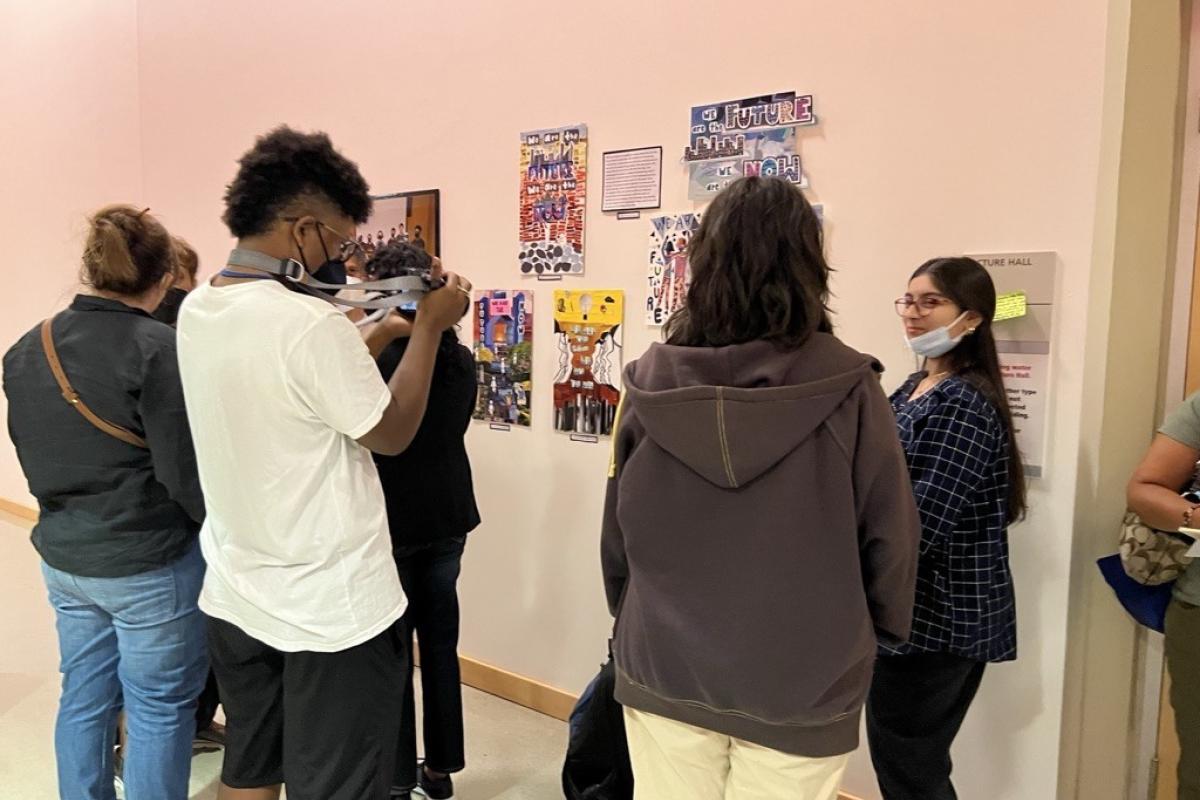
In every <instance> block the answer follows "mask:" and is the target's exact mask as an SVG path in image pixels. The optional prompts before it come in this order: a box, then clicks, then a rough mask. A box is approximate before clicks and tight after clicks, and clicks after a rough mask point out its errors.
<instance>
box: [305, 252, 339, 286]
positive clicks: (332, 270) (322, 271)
mask: <svg viewBox="0 0 1200 800" xmlns="http://www.w3.org/2000/svg"><path fill="white" fill-rule="evenodd" d="M312 276H313V278H314V279H315V280H318V281H320V282H321V283H336V284H338V285H340V286H345V285H346V262H345V261H342V260H341V259H340V258H331V259H329V260H327V261H326V262H325V263H324V264H322V265H321V266H319V267H317V271H316V272H314V273H313V274H312Z"/></svg>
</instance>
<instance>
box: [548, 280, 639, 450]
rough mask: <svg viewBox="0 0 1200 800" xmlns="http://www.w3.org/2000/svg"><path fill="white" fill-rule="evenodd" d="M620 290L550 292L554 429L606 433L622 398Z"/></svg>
mask: <svg viewBox="0 0 1200 800" xmlns="http://www.w3.org/2000/svg"><path fill="white" fill-rule="evenodd" d="M624 315H625V293H624V292H622V291H620V290H615V289H600V290H596V289H585V290H570V289H559V290H557V291H555V292H554V339H555V344H556V346H557V348H558V374H557V375H556V376H555V378H554V429H555V430H556V431H563V432H565V433H573V434H583V435H586V436H608V435H609V434H611V433H612V429H613V424H614V423H615V422H616V418H617V406H618V405H619V404H620V402H621V390H620V388H619V387H620V385H621V334H622V329H621V326H622V322H623V321H624Z"/></svg>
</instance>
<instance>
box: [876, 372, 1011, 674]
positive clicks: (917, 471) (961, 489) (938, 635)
mask: <svg viewBox="0 0 1200 800" xmlns="http://www.w3.org/2000/svg"><path fill="white" fill-rule="evenodd" d="M922 377H924V373H918V374H917V375H914V376H913V377H911V378H909V379H908V382H907V383H905V384H904V386H902V387H901V388H900V389H899V390H897V392H896V393H895V394H894V395H892V409H893V410H894V411H895V412H896V424H897V426H898V429H899V433H900V442H901V444H903V446H904V452H905V457H906V459H907V461H908V470H909V474H910V475H911V477H912V484H913V492H914V494H915V495H916V500H917V509H918V511H919V512H920V515H921V556H920V562H919V565H918V568H917V598H916V608H915V609H914V611H913V630H912V636H911V638H910V639H909V642H908V644H906V645H903V646H901V647H896V648H893V647H888V646H885V645H881V646H880V652H881V653H882V654H884V655H895V654H903V653H953V654H955V655H959V656H962V657H964V658H969V659H974V660H977V661H1011V660H1012V659H1014V658H1016V656H1017V613H1016V603H1015V599H1014V596H1013V585H1012V574H1011V572H1010V571H1009V566H1008V522H1007V517H1008V458H1009V444H1008V434H1007V432H1006V431H1005V429H1004V424H1003V423H1002V422H1001V420H1000V416H999V415H998V414H997V412H996V409H995V408H994V407H993V406H992V404H991V403H990V402H988V400H987V398H986V397H984V395H983V393H982V392H980V391H979V390H978V389H977V388H975V387H974V386H972V385H971V384H970V383H968V382H967V381H965V380H963V379H962V378H959V377H957V376H954V377H950V378H947V379H946V380H943V381H942V382H941V383H939V384H938V385H937V386H936V387H935V388H934V389H933V390H932V391H930V392H928V393H927V394H925V395H922V396H921V397H918V398H917V399H916V400H913V401H911V402H910V401H909V399H908V398H909V397H910V396H911V395H912V393H913V390H914V389H915V388H916V386H917V384H918V383H919V382H920V380H921V378H922Z"/></svg>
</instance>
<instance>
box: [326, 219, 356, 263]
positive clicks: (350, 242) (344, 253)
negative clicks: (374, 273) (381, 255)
mask: <svg viewBox="0 0 1200 800" xmlns="http://www.w3.org/2000/svg"><path fill="white" fill-rule="evenodd" d="M317 224H318V225H320V226H321V227H322V228H324V229H325V230H327V231H329V232H331V233H333V234H336V235H337V236H338V237H344V235H343V234H342V233H341V232H340V231H338V230H337V229H336V228H333V227H331V226H329V225H326V224H325V223H324V222H321V221H320V220H317ZM338 258H340V259H341V260H342V261H350V260H352V259H355V258H357V259H358V260H359V261H361V262H362V263H364V264H365V263H366V261H367V251H366V250H363V246H362V245H361V244H359V243H358V242H357V241H356V240H354V239H346V238H342V241H341V244H339V245H338Z"/></svg>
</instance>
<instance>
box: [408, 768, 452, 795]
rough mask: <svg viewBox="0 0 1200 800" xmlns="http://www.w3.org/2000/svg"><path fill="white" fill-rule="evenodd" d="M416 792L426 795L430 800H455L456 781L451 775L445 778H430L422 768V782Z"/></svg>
mask: <svg viewBox="0 0 1200 800" xmlns="http://www.w3.org/2000/svg"><path fill="white" fill-rule="evenodd" d="M414 791H416V792H417V793H418V794H423V795H425V796H426V797H428V798H429V800H454V781H453V780H451V779H450V776H449V775H447V776H446V777H444V778H433V777H430V775H429V773H428V772H427V771H425V769H424V768H422V769H421V778H420V782H419V784H418V785H417V788H416V789H415V790H414Z"/></svg>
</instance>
